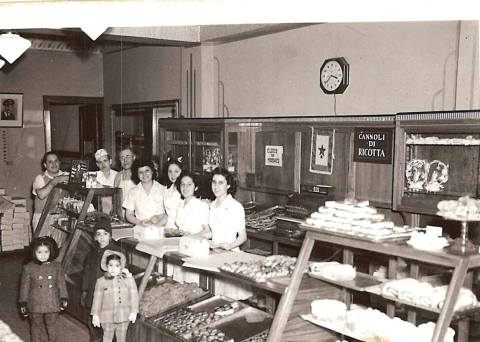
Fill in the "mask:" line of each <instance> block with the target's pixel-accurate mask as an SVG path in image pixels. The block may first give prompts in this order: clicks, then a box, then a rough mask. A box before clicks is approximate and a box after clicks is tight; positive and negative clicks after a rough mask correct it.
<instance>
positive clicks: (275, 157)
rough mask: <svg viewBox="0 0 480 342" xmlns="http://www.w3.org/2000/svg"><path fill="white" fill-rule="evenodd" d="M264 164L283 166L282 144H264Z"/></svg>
mask: <svg viewBox="0 0 480 342" xmlns="http://www.w3.org/2000/svg"><path fill="white" fill-rule="evenodd" d="M265 165H266V166H277V167H282V166H283V146H272V145H265Z"/></svg>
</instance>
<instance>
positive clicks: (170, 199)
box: [163, 184, 182, 228]
mask: <svg viewBox="0 0 480 342" xmlns="http://www.w3.org/2000/svg"><path fill="white" fill-rule="evenodd" d="M181 202H182V198H181V195H180V193H179V192H178V190H177V187H176V186H175V185H173V184H172V185H171V186H170V187H169V188H165V194H164V196H163V206H164V208H165V212H166V213H167V217H168V221H167V224H166V225H165V226H166V227H167V228H176V227H175V217H176V215H177V208H178V205H179V204H180V203H181Z"/></svg>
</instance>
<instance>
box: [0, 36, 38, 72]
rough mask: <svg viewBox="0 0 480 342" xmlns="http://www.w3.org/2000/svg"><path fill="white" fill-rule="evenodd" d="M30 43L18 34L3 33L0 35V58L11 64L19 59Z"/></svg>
mask: <svg viewBox="0 0 480 342" xmlns="http://www.w3.org/2000/svg"><path fill="white" fill-rule="evenodd" d="M31 45H32V43H31V42H30V41H29V40H28V39H25V38H22V37H20V36H19V35H18V34H13V33H10V32H8V33H4V34H1V35H0V56H2V57H3V58H4V59H5V60H6V61H7V62H8V63H10V64H12V63H13V62H15V61H16V60H17V58H18V57H20V56H21V55H22V54H23V53H24V52H25V51H27V49H28V48H29V47H30V46H31Z"/></svg>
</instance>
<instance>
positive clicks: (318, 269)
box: [308, 261, 480, 318]
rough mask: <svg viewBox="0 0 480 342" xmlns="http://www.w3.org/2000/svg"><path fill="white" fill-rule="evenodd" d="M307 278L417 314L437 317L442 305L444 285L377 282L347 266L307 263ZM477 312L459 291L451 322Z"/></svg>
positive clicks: (468, 293)
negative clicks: (375, 297)
mask: <svg viewBox="0 0 480 342" xmlns="http://www.w3.org/2000/svg"><path fill="white" fill-rule="evenodd" d="M308 275H309V276H310V277H312V278H316V279H320V280H322V281H325V282H328V283H331V284H334V285H338V286H341V287H344V288H347V289H351V290H355V291H365V292H369V293H372V294H375V295H379V296H382V297H383V298H385V299H388V300H391V301H395V302H397V303H400V304H404V305H407V306H411V307H415V308H418V309H421V310H425V311H430V312H434V313H437V314H439V313H440V310H441V309H442V306H443V303H444V302H445V297H446V293H447V290H448V286H447V285H443V284H440V285H435V284H431V283H430V282H428V281H422V280H417V279H413V278H404V279H397V280H390V281H388V280H385V279H378V278H376V277H374V276H372V275H369V274H365V273H361V272H357V271H356V270H355V268H354V267H352V266H351V265H345V264H341V263H338V262H336V261H333V262H310V264H309V271H308ZM479 308H480V304H479V302H478V300H477V297H476V296H475V294H474V293H473V292H472V291H471V290H469V289H467V288H462V289H461V291H460V294H459V296H458V299H457V302H456V303H455V307H454V312H455V316H456V317H455V318H459V317H460V316H464V315H468V314H470V313H472V312H473V311H476V310H478V309H479Z"/></svg>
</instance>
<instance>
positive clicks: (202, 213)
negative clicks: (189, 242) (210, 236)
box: [175, 197, 208, 234]
mask: <svg viewBox="0 0 480 342" xmlns="http://www.w3.org/2000/svg"><path fill="white" fill-rule="evenodd" d="M175 224H176V225H177V227H178V228H179V229H180V230H182V231H184V232H185V233H187V234H197V233H199V232H201V231H202V229H203V227H202V225H207V224H208V204H207V203H206V202H204V201H202V200H201V199H199V198H196V197H193V198H192V199H190V201H188V203H185V200H182V201H181V202H180V203H179V204H178V208H177V217H176V220H175Z"/></svg>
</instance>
